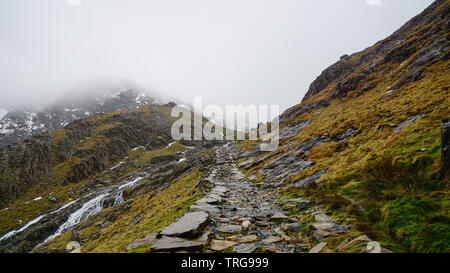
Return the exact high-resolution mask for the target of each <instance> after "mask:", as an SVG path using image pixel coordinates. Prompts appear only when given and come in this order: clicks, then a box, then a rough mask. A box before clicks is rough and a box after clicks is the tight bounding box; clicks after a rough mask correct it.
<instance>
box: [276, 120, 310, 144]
mask: <svg viewBox="0 0 450 273" xmlns="http://www.w3.org/2000/svg"><path fill="white" fill-rule="evenodd" d="M309 123H311V120H306V121H301V122H299V123H297V124H296V125H294V126H291V127H284V128H282V129H281V130H280V133H279V138H280V139H286V138H291V137H294V136H296V135H297V134H298V132H299V131H300V130H301V129H303V128H305V127H306V126H308V125H309Z"/></svg>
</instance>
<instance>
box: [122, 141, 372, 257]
mask: <svg viewBox="0 0 450 273" xmlns="http://www.w3.org/2000/svg"><path fill="white" fill-rule="evenodd" d="M234 153H235V147H234V146H233V145H231V144H228V145H225V146H222V147H220V148H218V149H217V150H216V164H215V165H214V167H213V168H212V169H211V171H210V174H209V176H208V178H207V180H208V182H209V183H211V185H212V189H211V191H210V192H208V193H206V194H205V195H204V197H203V198H202V199H200V200H198V201H197V202H196V203H195V204H194V205H192V206H191V207H190V210H189V212H187V213H186V214H184V215H183V216H181V217H180V218H178V219H177V220H176V221H175V222H174V223H172V224H171V225H170V226H168V227H166V228H165V229H164V230H162V231H161V232H160V233H158V234H150V235H149V236H147V237H146V238H144V239H139V240H136V241H134V242H133V243H131V244H130V245H129V246H128V248H127V250H132V249H134V248H137V247H139V246H143V245H151V251H152V252H177V251H187V252H206V253H212V252H233V253H253V252H258V251H265V252H275V253H300V252H310V253H319V252H321V251H322V250H323V248H324V247H325V246H326V245H327V243H325V242H322V240H323V239H324V238H326V237H328V236H330V235H332V234H336V233H341V234H342V233H345V232H346V231H347V230H348V229H349V228H350V226H348V225H338V224H336V223H335V222H334V221H333V220H332V219H331V218H330V217H328V216H327V215H325V214H324V213H323V212H322V211H321V210H320V206H314V207H312V208H309V209H308V210H307V211H306V212H307V213H311V214H312V216H313V217H314V224H313V225H312V228H313V229H314V232H313V238H315V241H318V242H319V243H318V244H315V245H312V244H311V243H310V242H309V240H308V239H306V243H305V240H304V239H303V238H299V237H296V236H295V235H292V234H295V233H296V232H297V231H298V230H299V229H301V228H302V227H303V226H304V223H301V222H300V221H299V219H298V218H297V216H295V215H293V216H290V212H289V211H286V210H283V209H282V208H281V207H280V205H279V203H278V200H279V198H280V196H279V195H278V193H277V190H276V188H274V187H270V186H268V185H267V184H266V183H261V184H253V183H250V182H248V181H246V180H245V176H244V175H243V174H242V173H241V172H240V171H239V170H238V169H237V168H236V164H235V160H234V158H233V155H234ZM287 201H288V202H289V203H291V204H293V205H294V206H297V207H304V208H308V207H311V206H312V204H313V202H311V201H307V200H303V199H301V198H296V199H290V200H287ZM288 234H291V236H290V235H288ZM370 241H371V240H370V239H369V238H368V237H367V236H360V237H358V238H356V239H354V240H353V241H350V242H348V241H347V242H345V243H344V244H343V245H342V246H341V247H343V248H346V247H351V246H352V245H355V244H356V243H361V242H370ZM368 247H369V245H368ZM370 247H371V248H376V249H374V250H375V251H378V250H377V249H379V248H380V247H379V244H378V245H377V243H376V242H372V245H371V246H370ZM368 252H370V250H369V251H368Z"/></svg>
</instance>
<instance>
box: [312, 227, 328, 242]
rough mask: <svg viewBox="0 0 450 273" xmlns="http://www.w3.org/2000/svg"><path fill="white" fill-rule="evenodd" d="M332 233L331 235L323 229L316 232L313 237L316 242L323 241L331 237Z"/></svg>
mask: <svg viewBox="0 0 450 273" xmlns="http://www.w3.org/2000/svg"><path fill="white" fill-rule="evenodd" d="M330 235H331V233H329V232H328V231H325V230H322V229H318V230H315V231H314V232H313V234H312V237H313V238H314V239H315V240H316V241H322V240H323V239H324V238H326V237H328V236H330Z"/></svg>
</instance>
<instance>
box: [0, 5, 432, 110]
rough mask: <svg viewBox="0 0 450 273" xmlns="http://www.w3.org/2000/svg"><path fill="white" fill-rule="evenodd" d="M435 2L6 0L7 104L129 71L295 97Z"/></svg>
mask: <svg viewBox="0 0 450 273" xmlns="http://www.w3.org/2000/svg"><path fill="white" fill-rule="evenodd" d="M432 2H433V1H431V0H381V1H380V0H340V1H336V0H157V1H156V0H126V1H125V0H79V5H78V0H33V1H30V0H1V1H0V83H1V85H0V107H9V106H11V105H15V106H17V105H19V104H22V103H32V102H33V101H37V100H42V101H45V100H48V99H49V98H52V97H55V96H56V95H60V94H62V93H64V92H68V91H70V90H71V89H73V88H76V87H78V86H80V85H85V84H86V82H89V81H92V80H97V79H102V80H107V81H109V80H111V81H113V80H115V79H131V80H134V81H136V82H138V83H140V84H142V85H145V86H148V87H149V88H151V89H153V90H156V91H157V92H159V93H166V94H170V95H171V96H176V97H178V98H180V99H182V100H184V101H188V102H191V100H192V97H194V96H201V97H202V98H203V100H204V103H205V104H208V103H215V104H221V105H224V104H244V105H247V104H279V105H280V107H281V110H283V109H286V108H287V107H290V106H292V105H294V104H296V103H298V102H300V100H301V98H302V96H303V95H304V94H305V92H306V91H307V89H308V87H309V84H310V83H311V82H312V81H313V80H314V79H315V78H316V77H317V76H318V75H319V74H320V73H321V71H322V70H323V69H325V68H326V67H328V66H329V65H331V64H332V63H334V62H335V61H337V60H338V59H339V57H340V56H341V55H343V54H351V53H353V52H356V51H360V50H362V49H364V48H366V47H368V46H371V45H372V44H374V43H375V42H377V41H378V40H381V39H383V38H385V37H386V36H388V35H389V34H391V33H392V32H394V31H395V30H396V29H397V28H399V27H400V26H401V25H403V24H404V23H405V22H406V21H407V20H409V19H410V18H412V17H413V16H415V15H416V14H418V13H420V12H421V11H422V10H423V9H424V8H426V7H427V6H428V5H429V4H431V3H432Z"/></svg>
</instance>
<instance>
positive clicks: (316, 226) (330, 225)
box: [312, 223, 335, 229]
mask: <svg viewBox="0 0 450 273" xmlns="http://www.w3.org/2000/svg"><path fill="white" fill-rule="evenodd" d="M334 226H335V224H334V223H314V224H312V227H313V228H314V229H330V228H333V227H334Z"/></svg>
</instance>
